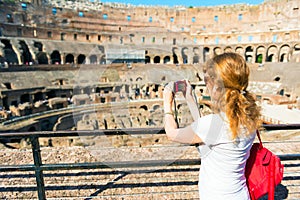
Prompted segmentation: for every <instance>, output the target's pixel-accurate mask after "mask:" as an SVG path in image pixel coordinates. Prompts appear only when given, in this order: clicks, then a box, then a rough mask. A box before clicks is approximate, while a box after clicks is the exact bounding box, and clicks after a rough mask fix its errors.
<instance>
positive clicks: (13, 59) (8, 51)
mask: <svg viewBox="0 0 300 200" xmlns="http://www.w3.org/2000/svg"><path fill="white" fill-rule="evenodd" d="M1 42H2V43H3V44H4V47H3V56H4V58H5V61H6V62H7V63H8V64H19V61H18V56H17V54H16V53H15V51H14V50H13V48H12V45H11V44H10V41H9V40H4V39H3V40H1Z"/></svg>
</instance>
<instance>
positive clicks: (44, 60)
mask: <svg viewBox="0 0 300 200" xmlns="http://www.w3.org/2000/svg"><path fill="white" fill-rule="evenodd" d="M33 46H34V47H35V48H37V50H38V52H37V53H36V55H35V57H36V60H37V62H38V64H40V65H47V64H49V60H48V56H47V54H46V53H45V52H43V44H42V43H41V42H37V41H34V44H33Z"/></svg>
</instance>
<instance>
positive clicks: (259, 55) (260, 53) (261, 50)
mask: <svg viewBox="0 0 300 200" xmlns="http://www.w3.org/2000/svg"><path fill="white" fill-rule="evenodd" d="M265 51H266V48H265V47H264V46H259V47H257V49H256V59H255V62H256V63H263V61H264V55H265Z"/></svg>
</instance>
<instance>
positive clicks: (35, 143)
mask: <svg viewBox="0 0 300 200" xmlns="http://www.w3.org/2000/svg"><path fill="white" fill-rule="evenodd" d="M264 129H265V130H292V129H300V124H289V125H277V124H276V125H264ZM164 133H165V130H164V129H163V128H146V129H145V128H133V129H107V130H97V131H56V132H53V131H45V132H16V133H11V132H9V133H0V140H3V139H5V140H9V139H22V138H29V139H30V143H31V148H32V155H33V161H34V164H26V165H25V164H23V165H2V166H0V171H1V172H14V171H34V172H35V178H36V185H37V192H38V198H39V199H40V200H44V199H46V193H45V184H44V174H43V171H50V170H75V169H101V168H102V169H103V168H112V167H113V168H133V167H134V168H142V167H156V166H180V165H200V163H201V160H200V158H199V159H177V160H175V161H174V160H145V161H138V162H135V161H129V162H128V161H126V162H105V164H104V163H102V162H92V163H65V164H43V163H42V158H41V149H40V144H39V138H50V137H72V136H73V137H74V136H79V135H80V136H97V135H99V136H100V135H105V136H108V135H141V134H164ZM278 156H279V157H280V159H281V160H282V161H285V160H300V154H284V155H278Z"/></svg>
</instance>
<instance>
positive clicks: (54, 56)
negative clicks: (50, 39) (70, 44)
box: [50, 50, 61, 65]
mask: <svg viewBox="0 0 300 200" xmlns="http://www.w3.org/2000/svg"><path fill="white" fill-rule="evenodd" d="M50 58H51V64H56V65H59V64H60V63H61V58H60V53H59V51H57V50H55V51H53V52H52V53H51V55H50Z"/></svg>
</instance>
